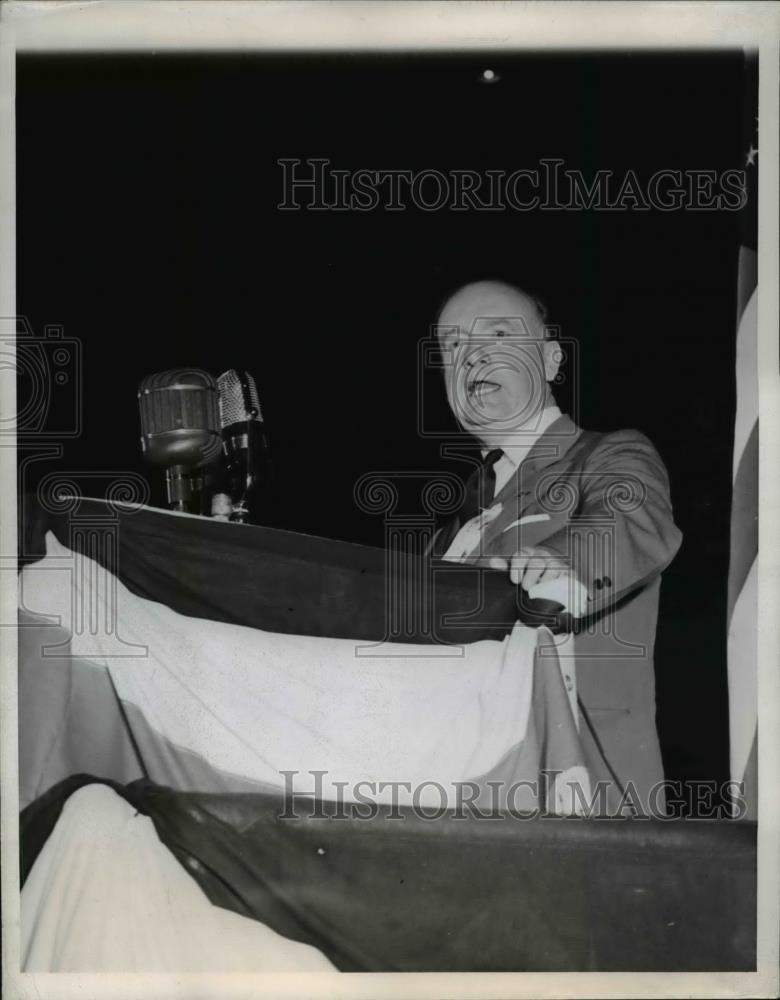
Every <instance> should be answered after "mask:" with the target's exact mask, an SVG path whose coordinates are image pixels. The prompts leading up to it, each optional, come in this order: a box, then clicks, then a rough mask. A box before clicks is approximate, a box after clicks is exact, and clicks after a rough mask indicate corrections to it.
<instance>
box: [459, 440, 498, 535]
mask: <svg viewBox="0 0 780 1000" xmlns="http://www.w3.org/2000/svg"><path fill="white" fill-rule="evenodd" d="M503 454H504V453H503V451H502V450H501V449H500V448H494V449H493V451H489V452H488V453H487V455H485V458H484V459H483V461H482V465H481V466H480V467H479V469H478V470H477V471H476V474H474V475H472V476H470V477H469V480H468V482H467V483H466V497H465V499H464V501H463V504H462V505H461V508H460V510H459V511H458V521H459V523H460V525H461V526H462V525H464V524H465V523H466V521H470V520H471V519H472V517H476V516H477V514H479V513H480V511H483V510H485V508H486V507H489V506H490V503H491V501H492V499H493V493H494V491H495V488H496V469H495V465H496V462H497V461H498V460H499V458H501V456H502V455H503Z"/></svg>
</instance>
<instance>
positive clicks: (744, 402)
mask: <svg viewBox="0 0 780 1000" xmlns="http://www.w3.org/2000/svg"><path fill="white" fill-rule="evenodd" d="M757 334H758V289H757V288H756V289H755V291H754V292H753V294H752V295H751V296H750V299H749V300H748V303H747V305H746V306H745V311H744V312H743V313H742V317H741V318H740V321H739V328H738V330H737V354H736V371H737V374H736V379H737V414H736V419H735V421H734V462H733V467H732V473H731V474H732V478H735V477H736V475H737V469H738V468H739V460H740V458H742V452H743V451H744V450H745V445H746V444H747V440H748V438H749V437H750V432H751V431H752V430H753V424H755V422H756V420H757V419H758V335H757Z"/></svg>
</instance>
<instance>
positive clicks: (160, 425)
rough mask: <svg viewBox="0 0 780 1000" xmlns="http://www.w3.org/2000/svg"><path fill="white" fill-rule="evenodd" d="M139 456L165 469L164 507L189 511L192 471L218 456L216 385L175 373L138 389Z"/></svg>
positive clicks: (197, 375) (194, 372)
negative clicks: (166, 504)
mask: <svg viewBox="0 0 780 1000" xmlns="http://www.w3.org/2000/svg"><path fill="white" fill-rule="evenodd" d="M138 408H139V411H140V417H141V450H142V452H143V455H144V458H145V459H146V460H147V461H148V462H150V463H151V464H152V465H155V466H157V467H159V468H164V469H165V487H166V493H167V497H168V505H169V506H170V507H171V509H172V510H178V511H188V510H189V506H190V504H191V501H192V496H193V492H194V491H196V490H198V489H199V488H200V485H199V482H198V480H197V478H195V477H193V476H192V473H193V472H195V470H198V469H201V468H202V467H203V466H205V465H208V464H209V463H210V462H211V461H212V460H213V459H214V458H216V456H217V455H218V454H219V446H220V440H221V439H220V432H219V413H218V399H217V384H216V382H215V381H214V379H213V378H212V377H211V375H209V374H208V373H207V372H204V371H201V370H200V369H198V368H176V369H173V370H171V371H166V372H157V373H156V374H154V375H149V376H147V377H146V378H145V379H143V381H142V382H141V384H140V385H139V387H138Z"/></svg>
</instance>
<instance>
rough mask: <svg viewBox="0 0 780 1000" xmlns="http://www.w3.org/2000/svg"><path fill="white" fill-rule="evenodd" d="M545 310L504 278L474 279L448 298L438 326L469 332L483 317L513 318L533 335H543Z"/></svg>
mask: <svg viewBox="0 0 780 1000" xmlns="http://www.w3.org/2000/svg"><path fill="white" fill-rule="evenodd" d="M544 318H545V317H544V311H543V307H542V306H541V304H540V303H539V301H538V300H537V299H535V298H534V297H533V296H532V295H529V294H528V292H524V291H523V290H522V289H521V288H517V287H515V286H514V285H509V284H507V283H506V282H503V281H473V282H471V283H470V284H468V285H463V287H462V288H459V289H458V290H457V291H456V292H455V293H454V294H453V295H451V296H450V297H449V299H447V301H446V302H445V303H444V306H443V307H442V310H441V312H440V313H439V326H458V327H460V329H461V330H462V331H463V333H464V334H468V333H469V332H470V331H471V330H472V329H473V328H474V326H475V324H477V325H478V321H479V320H482V319H506V320H512V321H514V323H513V326H514V327H515V328H516V330H515V332H517V333H522V329H521V328H522V326H523V325H524V326H525V327H526V332H527V333H528V334H529V335H530V336H532V337H537V338H540V337H543V336H544Z"/></svg>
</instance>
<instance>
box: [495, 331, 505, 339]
mask: <svg viewBox="0 0 780 1000" xmlns="http://www.w3.org/2000/svg"><path fill="white" fill-rule="evenodd" d="M496 336H497V337H505V336H506V330H496Z"/></svg>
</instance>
